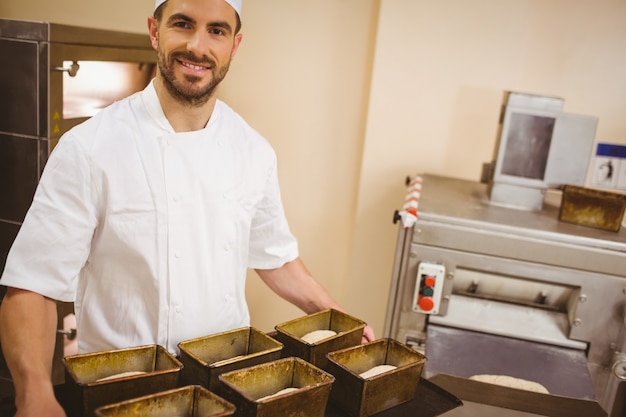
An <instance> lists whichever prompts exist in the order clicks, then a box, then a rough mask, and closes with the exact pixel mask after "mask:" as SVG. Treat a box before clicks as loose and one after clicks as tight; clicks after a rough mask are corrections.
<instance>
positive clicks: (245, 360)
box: [178, 327, 283, 394]
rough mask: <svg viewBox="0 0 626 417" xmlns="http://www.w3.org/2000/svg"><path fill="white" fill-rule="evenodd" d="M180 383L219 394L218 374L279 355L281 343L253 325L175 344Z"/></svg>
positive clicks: (281, 347) (270, 359)
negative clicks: (178, 350)
mask: <svg viewBox="0 0 626 417" xmlns="http://www.w3.org/2000/svg"><path fill="white" fill-rule="evenodd" d="M178 347H179V349H180V361H181V362H182V363H183V365H184V367H183V369H182V371H181V383H182V384H191V385H201V386H203V387H205V388H207V389H209V390H211V391H214V392H216V393H218V394H219V391H220V389H221V388H220V381H219V379H218V376H219V375H220V374H222V373H224V372H230V371H234V370H236V369H241V368H247V367H250V366H254V365H258V364H261V363H264V362H270V361H274V360H277V359H280V357H281V352H282V349H283V345H282V344H281V343H279V342H278V341H276V340H275V339H273V338H271V337H269V336H268V335H266V334H264V333H263V332H261V331H259V330H257V329H255V328H254V327H245V328H240V329H235V330H230V331H226V332H222V333H217V334H214V335H210V336H205V337H200V338H197V339H192V340H187V341H184V342H181V343H179V344H178Z"/></svg>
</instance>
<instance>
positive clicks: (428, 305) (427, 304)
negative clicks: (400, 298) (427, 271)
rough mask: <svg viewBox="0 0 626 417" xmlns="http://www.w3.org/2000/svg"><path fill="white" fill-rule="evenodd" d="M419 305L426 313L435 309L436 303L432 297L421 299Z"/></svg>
mask: <svg viewBox="0 0 626 417" xmlns="http://www.w3.org/2000/svg"><path fill="white" fill-rule="evenodd" d="M417 304H418V305H419V306H420V308H421V309H422V310H424V311H430V310H432V309H433V308H434V307H435V302H434V301H433V299H432V298H431V297H421V298H420V299H419V301H418V302H417Z"/></svg>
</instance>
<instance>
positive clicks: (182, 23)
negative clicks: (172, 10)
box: [173, 22, 189, 29]
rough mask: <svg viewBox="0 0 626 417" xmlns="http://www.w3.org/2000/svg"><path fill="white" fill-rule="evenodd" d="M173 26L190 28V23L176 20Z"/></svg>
mask: <svg viewBox="0 0 626 417" xmlns="http://www.w3.org/2000/svg"><path fill="white" fill-rule="evenodd" d="M173 26H174V27H176V28H182V29H184V28H188V27H189V23H187V22H174V24H173Z"/></svg>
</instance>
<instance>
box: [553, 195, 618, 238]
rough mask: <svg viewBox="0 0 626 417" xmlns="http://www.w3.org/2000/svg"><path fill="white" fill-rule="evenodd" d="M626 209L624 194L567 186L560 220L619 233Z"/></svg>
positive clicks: (560, 211)
mask: <svg viewBox="0 0 626 417" xmlns="http://www.w3.org/2000/svg"><path fill="white" fill-rule="evenodd" d="M625 207H626V195H624V194H619V193H612V192H609V191H602V190H595V189H592V188H585V187H578V186H575V185H566V186H565V188H564V189H563V194H562V196H561V208H560V210H559V220H561V221H563V222H567V223H574V224H579V225H582V226H588V227H594V228H596V229H604V230H609V231H612V232H618V231H619V229H620V227H621V225H622V219H623V217H624V209H625Z"/></svg>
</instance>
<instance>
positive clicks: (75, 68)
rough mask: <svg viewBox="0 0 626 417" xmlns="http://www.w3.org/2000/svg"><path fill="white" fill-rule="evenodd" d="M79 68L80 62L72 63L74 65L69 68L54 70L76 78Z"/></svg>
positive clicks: (54, 68) (55, 68) (56, 68)
mask: <svg viewBox="0 0 626 417" xmlns="http://www.w3.org/2000/svg"><path fill="white" fill-rule="evenodd" d="M79 68H80V65H78V62H76V61H72V65H70V67H69V68H65V67H53V68H52V70H54V71H63V72H67V73H68V74H69V76H70V77H76V74H77V73H78V69H79Z"/></svg>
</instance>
